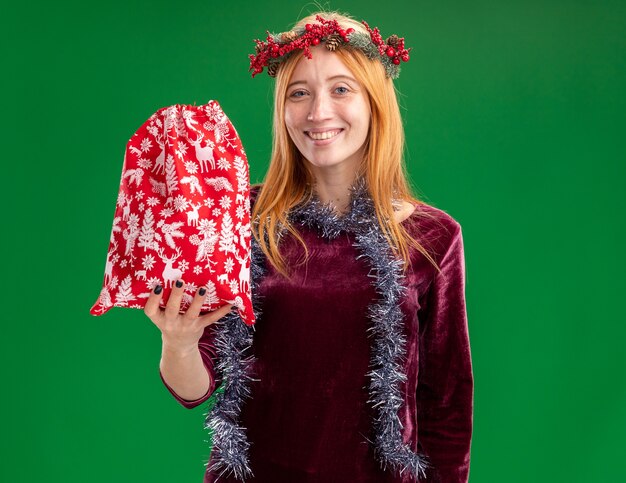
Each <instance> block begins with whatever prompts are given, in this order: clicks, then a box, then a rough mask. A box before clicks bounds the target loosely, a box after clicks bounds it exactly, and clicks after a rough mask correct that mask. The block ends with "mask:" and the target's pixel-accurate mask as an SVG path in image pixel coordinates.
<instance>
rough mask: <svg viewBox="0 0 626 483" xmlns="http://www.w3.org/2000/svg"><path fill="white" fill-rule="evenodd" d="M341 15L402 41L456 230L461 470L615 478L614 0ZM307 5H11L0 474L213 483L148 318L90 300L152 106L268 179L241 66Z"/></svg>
mask: <svg viewBox="0 0 626 483" xmlns="http://www.w3.org/2000/svg"><path fill="white" fill-rule="evenodd" d="M330 7H332V8H336V9H339V10H342V11H347V12H350V13H351V14H353V15H354V16H355V17H356V18H357V19H365V20H367V21H368V22H369V23H370V24H371V25H373V26H378V27H380V28H381V30H382V33H383V35H384V36H387V35H390V34H392V33H397V34H399V35H400V36H404V37H405V38H406V42H407V46H412V47H413V50H412V52H411V61H410V62H409V63H407V64H403V68H402V74H401V76H400V78H399V79H398V80H397V87H398V89H399V91H400V93H401V98H400V100H401V105H402V111H403V115H404V119H405V124H406V135H407V153H406V154H407V162H408V166H409V170H410V173H411V179H412V182H413V184H414V185H415V186H416V188H417V193H418V194H419V196H421V197H422V199H424V200H425V201H427V202H429V203H431V204H433V205H435V206H437V207H439V208H441V209H444V210H445V211H447V212H448V213H450V214H451V215H452V216H454V217H455V218H456V219H457V220H458V221H459V222H460V223H461V224H462V226H463V230H464V237H465V250H466V264H467V305H468V314H469V323H470V333H471V346H472V353H473V362H474V373H475V413H474V419H475V429H474V434H473V444H472V466H471V478H470V480H471V481H472V482H473V483H476V482H479V483H482V482H588V481H593V482H615V481H619V480H622V478H623V474H624V470H623V466H622V464H619V463H618V460H620V459H621V457H622V456H623V451H624V449H625V447H626V445H625V441H624V435H625V434H626V416H625V414H624V408H625V407H626V384H625V380H624V376H623V370H624V368H625V366H626V364H625V362H626V360H625V356H624V352H625V351H624V338H625V337H624V336H625V335H626V330H625V328H624V327H625V324H624V323H625V317H624V312H623V307H624V296H623V294H624V289H625V283H624V269H625V263H624V262H625V257H624V253H623V249H624V241H623V238H624V235H625V219H626V217H625V216H624V213H623V212H624V208H626V203H625V201H626V200H625V197H626V195H625V193H626V190H625V189H624V181H625V179H626V177H625V176H624V175H625V174H626V173H625V168H624V164H625V161H626V159H625V150H624V141H623V135H624V134H625V133H626V129H625V128H626V121H625V113H626V105H625V104H626V102H625V101H626V95H625V88H626V65H625V64H626V61H625V58H626V56H625V52H626V49H625V47H626V40H625V39H626V35H625V33H626V28H625V27H626V4H625V3H624V2H623V1H622V2H620V1H604V2H595V1H554V0H541V1H538V0H511V1H497V0H492V1H447V0H438V1H434V0H433V1H405V0H398V1H396V2H387V3H384V2H383V3H381V2H374V1H343V2H339V1H335V2H332V3H331V4H330ZM313 9H315V6H314V5H313V4H311V3H310V4H304V3H298V2H292V1H273V2H271V3H269V2H252V1H247V2H224V3H213V2H207V1H204V2H199V1H186V2H184V1H183V2H177V3H175V2H165V1H154V2H137V1H129V0H126V1H124V2H122V1H109V2H100V3H98V4H93V5H89V4H87V3H82V2H75V3H72V2H47V3H43V2H34V3H33V2H31V3H26V4H23V5H21V6H19V7H18V6H17V5H16V2H13V5H4V6H3V8H2V10H3V13H2V15H1V17H2V20H1V22H2V25H1V27H2V28H1V29H0V31H1V35H2V42H1V43H2V47H1V49H2V65H3V67H2V82H3V84H4V87H3V89H2V95H3V109H2V115H1V116H0V117H1V118H2V120H1V122H2V127H1V132H2V141H3V142H2V148H3V152H2V153H3V154H2V157H3V161H2V169H3V171H4V173H5V174H4V175H3V177H2V179H3V183H2V184H3V190H2V197H3V206H5V208H6V209H5V212H4V213H5V215H4V216H5V222H3V229H2V233H3V235H2V237H1V239H2V258H1V260H2V267H3V268H2V274H3V276H2V289H1V292H0V293H2V308H3V312H4V313H3V315H2V319H3V322H2V337H1V338H0V340H1V342H0V357H1V360H0V367H1V371H2V373H1V374H0V381H2V391H3V397H2V402H1V404H2V407H1V409H2V411H1V414H2V425H1V427H2V434H3V436H2V438H0V441H1V444H2V460H3V462H2V464H1V465H0V480H1V481H3V482H5V481H6V482H36V481H47V482H64V483H69V482H85V481H89V482H91V483H96V482H111V481H115V482H143V481H146V482H174V481H175V482H200V481H202V474H203V471H204V466H203V464H204V462H205V461H206V458H207V457H208V444H207V443H206V442H205V441H204V440H205V439H206V436H207V435H206V433H205V431H204V430H203V429H202V422H203V419H204V416H203V413H204V412H205V409H206V407H205V405H202V406H201V407H200V408H196V409H195V410H193V411H188V410H185V409H184V408H183V407H182V406H179V405H178V403H177V402H176V401H175V400H174V399H173V398H172V397H171V396H170V394H169V393H168V392H167V390H166V389H165V387H164V386H163V385H162V383H161V381H160V378H159V375H158V363H159V358H160V333H159V331H158V329H157V328H156V327H155V326H154V325H152V323H151V322H150V321H149V320H148V319H147V318H146V317H145V316H144V314H143V313H142V312H141V311H139V310H122V309H114V310H112V311H111V312H109V313H108V314H106V315H105V316H103V317H99V318H95V317H93V316H91V315H89V313H88V310H89V308H90V307H91V305H92V303H93V302H94V301H95V299H96V297H97V295H98V293H99V289H100V286H101V282H102V278H103V273H104V264H105V258H106V250H107V247H108V239H109V234H110V229H111V222H112V219H113V212H114V205H115V200H116V194H117V189H118V186H119V178H120V174H121V166H122V158H123V152H124V148H125V144H126V141H127V140H128V138H129V137H130V136H131V135H132V133H133V132H134V131H135V130H136V129H137V128H138V127H139V126H140V125H141V124H142V123H143V122H144V121H145V120H146V119H147V117H148V116H149V115H150V114H152V113H153V112H154V111H156V110H157V109H158V108H160V107H163V106H167V105H171V104H175V103H188V104H193V103H196V104H197V105H199V104H203V103H206V102H207V101H208V100H210V99H216V100H218V101H219V102H220V104H221V105H222V107H223V108H224V110H225V112H226V113H227V114H228V116H229V118H230V119H231V121H232V122H233V123H234V124H235V126H236V127H237V129H238V132H239V134H240V136H241V138H242V140H243V142H244V145H245V146H246V150H247V153H248V156H249V162H250V165H251V179H252V181H253V182H256V181H261V180H262V177H263V174H264V172H265V169H266V166H267V161H268V155H269V152H270V145H271V131H270V120H271V100H272V82H273V81H272V80H271V79H270V78H269V77H268V76H266V75H263V76H259V77H257V78H255V79H254V80H252V79H251V78H250V76H249V73H248V71H247V68H248V58H247V54H248V53H251V52H252V51H253V48H254V44H253V42H252V40H253V38H258V37H264V35H265V30H266V29H269V30H270V31H283V30H286V29H288V28H289V27H290V26H291V24H292V23H293V22H294V21H295V20H296V19H297V18H299V17H300V16H302V15H304V14H305V13H308V12H309V11H312V10H313ZM620 132H621V133H622V135H620V134H619V133H620ZM6 173H8V176H7V174H6Z"/></svg>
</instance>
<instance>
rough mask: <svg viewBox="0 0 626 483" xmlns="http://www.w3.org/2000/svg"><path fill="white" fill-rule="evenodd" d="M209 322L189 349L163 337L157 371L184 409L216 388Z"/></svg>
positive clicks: (204, 397)
mask: <svg viewBox="0 0 626 483" xmlns="http://www.w3.org/2000/svg"><path fill="white" fill-rule="evenodd" d="M211 327H212V326H209V327H207V328H206V329H205V331H204V334H203V336H202V338H201V339H200V341H199V343H198V345H197V346H196V347H194V348H192V349H190V350H181V349H177V348H175V347H171V346H169V345H168V344H167V342H166V341H163V346H162V351H161V361H160V364H159V374H160V376H161V380H162V381H163V384H164V385H165V387H166V388H167V389H168V390H169V391H170V393H171V394H172V395H173V396H174V398H176V400H177V401H178V402H180V403H181V404H182V405H183V406H185V407H186V408H188V409H192V408H194V407H196V406H198V405H200V404H202V403H203V402H204V401H206V400H207V399H208V398H209V397H210V396H211V394H213V391H215V388H216V376H215V371H214V370H213V367H214V365H213V364H214V360H215V359H214V356H215V350H214V347H213V346H212V343H211V337H210V336H211V334H210V329H211Z"/></svg>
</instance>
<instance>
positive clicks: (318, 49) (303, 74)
mask: <svg viewBox="0 0 626 483" xmlns="http://www.w3.org/2000/svg"><path fill="white" fill-rule="evenodd" d="M311 54H312V56H313V58H312V59H309V58H307V57H305V56H304V55H302V54H300V59H299V60H298V63H297V64H296V67H295V69H294V71H293V74H292V75H291V79H290V84H291V83H294V82H312V81H325V80H328V79H330V78H334V77H336V76H347V77H352V78H354V75H353V74H352V72H351V71H350V69H348V67H347V66H346V64H344V63H343V61H342V60H341V57H339V55H337V54H336V53H335V52H332V51H330V50H328V49H327V48H326V47H325V46H322V45H316V46H315V47H312V48H311Z"/></svg>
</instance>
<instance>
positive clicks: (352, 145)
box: [285, 45, 370, 174]
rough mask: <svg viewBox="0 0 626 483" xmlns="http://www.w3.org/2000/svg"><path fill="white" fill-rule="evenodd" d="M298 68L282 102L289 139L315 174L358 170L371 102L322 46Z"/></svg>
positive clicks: (299, 63)
mask: <svg viewBox="0 0 626 483" xmlns="http://www.w3.org/2000/svg"><path fill="white" fill-rule="evenodd" d="M311 53H312V54H313V58H312V59H307V58H305V57H302V58H301V59H300V60H299V61H298V64H297V65H296V67H295V69H294V71H293V74H292V77H291V80H290V82H289V86H288V87H287V92H286V99H285V125H286V127H287V131H288V132H289V136H290V137H291V139H292V141H293V142H294V144H295V145H296V147H297V148H298V150H299V151H300V153H301V154H302V157H303V158H304V161H305V163H307V164H308V166H309V168H311V170H312V172H313V173H314V174H319V173H320V172H321V170H334V171H338V170H341V171H343V170H348V171H349V172H350V173H354V172H356V171H357V169H358V167H359V165H360V164H361V161H362V160H363V156H364V154H365V147H366V141H367V136H368V131H369V125H370V104H369V100H368V96H367V93H366V92H365V89H364V88H363V87H362V86H361V85H360V84H359V83H358V82H357V80H356V79H355V78H354V76H353V74H352V73H351V72H350V70H349V69H348V68H347V67H346V65H345V64H344V63H343V61H342V60H341V59H340V57H339V56H338V55H337V54H336V53H334V52H331V51H329V50H328V49H326V48H325V47H324V46H322V45H318V46H315V47H313V48H311Z"/></svg>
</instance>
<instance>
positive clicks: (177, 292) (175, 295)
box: [165, 279, 185, 318]
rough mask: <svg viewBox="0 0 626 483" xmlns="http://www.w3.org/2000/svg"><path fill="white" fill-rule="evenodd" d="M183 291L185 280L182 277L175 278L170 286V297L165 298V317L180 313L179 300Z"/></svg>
mask: <svg viewBox="0 0 626 483" xmlns="http://www.w3.org/2000/svg"><path fill="white" fill-rule="evenodd" d="M184 292H185V282H184V281H183V280H182V279H179V280H176V283H175V284H174V286H173V287H172V291H171V293H170V298H169V299H167V305H166V306H165V315H166V317H168V318H173V317H176V316H177V315H178V314H179V313H180V302H181V300H182V299H183V293H184Z"/></svg>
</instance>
